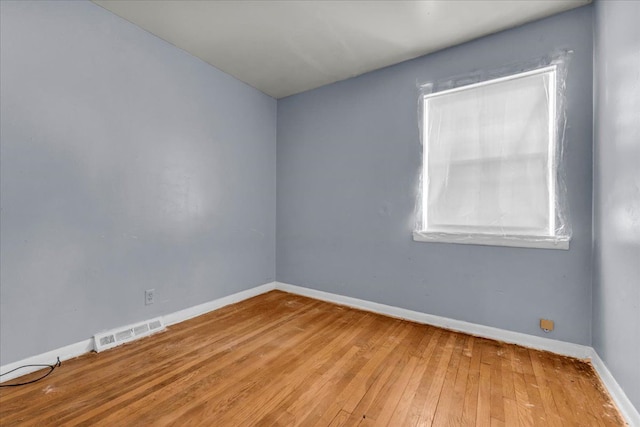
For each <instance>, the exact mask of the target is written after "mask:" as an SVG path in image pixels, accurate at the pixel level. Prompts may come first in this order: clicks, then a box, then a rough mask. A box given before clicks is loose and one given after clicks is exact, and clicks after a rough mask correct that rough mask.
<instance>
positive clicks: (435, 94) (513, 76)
mask: <svg viewBox="0 0 640 427" xmlns="http://www.w3.org/2000/svg"><path fill="white" fill-rule="evenodd" d="M557 68H558V66H557V65H555V64H554V65H549V66H546V67H542V68H536V69H533V70H530V71H524V72H522V73H517V74H509V75H508V76H504V77H498V78H495V79H491V80H483V81H481V82H477V83H472V84H469V85H464V86H458V87H454V88H451V89H446V90H441V91H439V92H432V93H427V94H425V95H424V99H428V98H437V97H438V96H441V95H450V94H452V93H456V92H461V91H465V90H469V89H475V88H477V87H482V86H489V85H493V84H497V83H502V82H506V81H509V80H517V79H522V78H525V77H529V76H535V75H536V74H545V73H548V72H550V71H553V72H555V71H556V69H557Z"/></svg>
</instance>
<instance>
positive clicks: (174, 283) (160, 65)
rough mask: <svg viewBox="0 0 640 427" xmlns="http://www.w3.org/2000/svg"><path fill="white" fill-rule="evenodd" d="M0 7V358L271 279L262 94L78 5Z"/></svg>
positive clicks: (268, 141) (270, 159)
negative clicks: (149, 300)
mask: <svg viewBox="0 0 640 427" xmlns="http://www.w3.org/2000/svg"><path fill="white" fill-rule="evenodd" d="M0 5H1V6H0V7H1V10H0V12H1V23H0V24H1V25H0V27H1V31H2V33H1V35H0V36H1V43H2V45H1V55H2V56H1V58H0V59H1V61H0V62H1V69H0V74H1V77H0V78H1V87H0V89H1V92H2V97H1V98H2V100H1V116H0V118H1V141H2V143H1V152H0V155H1V168H0V169H1V187H0V189H1V206H2V211H1V217H0V220H1V240H0V244H1V246H0V262H1V276H0V278H1V286H0V328H1V329H0V337H1V345H0V349H1V352H0V364H1V365H4V364H6V363H10V362H13V361H15V360H19V359H21V358H23V357H27V356H31V355H34V354H38V353H41V352H44V351H48V350H52V349H55V348H58V347H60V346H63V345H67V344H71V343H75V342H78V341H81V340H85V339H87V338H88V337H90V336H92V335H93V334H94V333H96V332H99V331H101V330H105V329H108V328H112V327H116V326H121V325H125V324H127V323H130V322H134V321H138V320H143V319H148V318H151V317H153V316H156V315H161V314H164V313H169V312H174V311H177V310H179V309H182V308H186V307H190V306H193V305H196V304H200V303H203V302H206V301H210V300H212V299H215V298H218V297H221V296H226V295H229V294H232V293H234V292H238V291H241V290H243V289H247V288H250V287H254V286H256V285H260V284H263V283H267V282H270V281H273V280H274V279H275V259H274V256H275V153H276V149H275V138H276V101H275V100H274V99H272V98H270V97H268V96H266V95H264V94H262V93H261V92H258V91H257V90H255V89H253V88H251V87H249V86H247V85H245V84H243V83H241V82H239V81H238V80H235V79H234V78H232V77H230V76H228V75H226V74H224V73H222V72H220V71H218V70H216V69H214V68H213V67H211V66H210V65H208V64H205V63H204V62H202V61H200V60H198V59H196V58H194V57H192V56H190V55H188V54H187V53H185V52H183V51H181V50H178V49H176V48H175V47H173V46H171V45H169V44H168V43H166V42H164V41H162V40H160V39H158V38H157V37H155V36H152V35H150V34H149V33H147V32H145V31H143V30H141V29H140V28H138V27H136V26H134V25H132V24H130V23H128V22H126V21H124V20H123V19H121V18H118V17H116V16H115V15H113V14H111V13H110V12H107V11H105V10H104V9H102V8H100V7H98V6H96V5H94V4H92V3H89V2H78V1H71V2H60V1H56V2H44V1H39V2H11V1H2V2H0ZM148 288H155V289H156V300H157V302H156V303H155V304H154V305H151V306H145V305H144V290H145V289H148Z"/></svg>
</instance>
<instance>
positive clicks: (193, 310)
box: [162, 282, 276, 326]
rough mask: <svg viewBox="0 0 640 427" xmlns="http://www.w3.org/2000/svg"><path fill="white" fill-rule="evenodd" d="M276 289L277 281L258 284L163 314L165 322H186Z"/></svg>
mask: <svg viewBox="0 0 640 427" xmlns="http://www.w3.org/2000/svg"><path fill="white" fill-rule="evenodd" d="M274 289H276V282H271V283H265V284H264V285H260V286H256V287H255V288H251V289H247V290H245V291H241V292H238V293H235V294H232V295H229V296H226V297H222V298H218V299H215V300H213V301H209V302H205V303H204V304H200V305H196V306H193V307H189V308H185V309H184V310H180V311H176V312H175V313H171V314H167V315H165V316H163V317H162V318H163V320H164V324H165V325H166V326H169V325H175V324H176V323H180V322H184V321H185V320H189V319H192V318H194V317H198V316H200V315H203V314H205V313H209V312H210V311H213V310H217V309H219V308H222V307H224V306H227V305H230V304H235V303H237V302H240V301H244V300H246V299H249V298H253V297H255V296H258V295H261V294H264V293H266V292H269V291H273V290H274Z"/></svg>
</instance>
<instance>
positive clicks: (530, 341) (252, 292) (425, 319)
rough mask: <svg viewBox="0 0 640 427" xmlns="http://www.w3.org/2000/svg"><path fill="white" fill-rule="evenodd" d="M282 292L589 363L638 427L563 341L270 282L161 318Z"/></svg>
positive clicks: (80, 347) (598, 366) (89, 345)
mask: <svg viewBox="0 0 640 427" xmlns="http://www.w3.org/2000/svg"><path fill="white" fill-rule="evenodd" d="M276 289H277V290H281V291H284V292H289V293H292V294H297V295H302V296H306V297H309V298H315V299H319V300H322V301H328V302H332V303H335V304H340V305H346V306H349V307H354V308H358V309H361V310H366V311H371V312H374V313H380V314H384V315H386V316H391V317H397V318H401V319H407V320H411V321H414V322H418V323H424V324H428V325H433V326H439V327H442V328H446V329H451V330H455V331H459V332H464V333H468V334H471V335H475V336H480V337H485V338H490V339H494V340H499V341H504V342H508V343H513V344H519V345H523V346H526V347H530V348H535V349H539V350H547V351H551V352H554V353H557V354H562V355H565V356H571V357H576V358H579V359H591V363H592V364H593V366H594V368H595V370H596V372H597V373H598V375H599V376H600V378H601V380H602V382H603V384H604V385H605V387H606V388H607V390H608V391H609V394H610V395H611V398H612V399H613V401H614V402H615V403H616V405H617V406H618V409H619V410H620V412H621V414H622V415H623V416H624V418H625V419H626V421H627V422H628V423H629V425H630V426H632V427H636V426H637V427H640V414H639V413H638V411H637V410H636V408H635V407H634V406H633V404H632V403H631V401H630V400H629V398H628V397H627V395H626V394H625V392H624V390H622V388H621V387H620V385H619V384H618V382H617V381H616V380H615V378H614V377H613V375H611V372H609V369H608V368H607V366H606V365H605V363H604V362H603V361H602V359H600V356H598V353H596V351H595V350H594V349H593V348H592V347H587V346H583V345H579V344H573V343H568V342H564V341H558V340H552V339H549V338H544V337H536V336H534V335H528V334H523V333H520V332H513V331H507V330H504V329H499V328H493V327H491V326H483V325H478V324H475V323H469V322H464V321H462V320H455V319H449V318H446V317H441V316H436V315H433V314H427V313H421V312H418V311H413V310H407V309H404V308H400V307H394V306H390V305H385V304H379V303H376V302H371V301H366V300H361V299H358V298H352V297H347V296H343V295H338V294H333V293H329V292H324V291H318V290H315V289H310V288H305V287H302V286H296V285H290V284H287V283H282V282H271V283H266V284H264V285H260V286H256V287H255V288H251V289H247V290H245V291H241V292H238V293H235V294H232V295H229V296H226V297H222V298H218V299H216V300H213V301H209V302H207V303H204V304H200V305H197V306H194V307H190V308H187V309H184V310H180V311H177V312H175V313H171V314H167V315H165V316H164V317H163V320H164V322H165V325H167V326H168V325H173V324H176V323H179V322H183V321H185V320H188V319H191V318H193V317H197V316H200V315H202V314H205V313H208V312H210V311H213V310H217V309H219V308H222V307H224V306H227V305H230V304H235V303H237V302H240V301H243V300H246V299H249V298H252V297H254V296H257V295H261V294H264V293H266V292H269V291H272V290H276ZM93 350H94V340H93V338H89V339H86V340H84V341H80V342H77V343H75V344H71V345H67V346H65V347H60V348H58V349H56V350H51V351H47V352H45V353H42V354H38V355H35V356H31V357H28V358H26V359H22V360H18V361H16V362H13V363H8V364H6V365H3V366H0V373H5V372H8V371H10V370H12V369H15V368H18V367H20V366H23V365H31V364H36V365H42V364H47V365H49V364H53V363H55V361H56V358H58V357H59V358H60V360H61V361H65V360H69V359H73V358H74V357H78V356H81V355H83V354H85V353H89V352H90V351H93ZM38 369H40V368H25V369H21V370H20V371H19V372H15V373H11V374H8V375H5V377H6V378H2V381H3V382H4V381H9V380H11V379H14V378H17V377H19V376H22V375H25V374H27V373H30V372H34V371H36V370H38Z"/></svg>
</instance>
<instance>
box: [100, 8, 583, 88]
mask: <svg viewBox="0 0 640 427" xmlns="http://www.w3.org/2000/svg"><path fill="white" fill-rule="evenodd" d="M589 2H590V0H458V1H451V0H449V1H446V0H428V1H382V0H375V1H309V0H306V1H266V0H256V1H238V0H236V1H201V0H165V1H158V0H94V3H96V4H98V5H100V6H102V7H104V8H105V9H108V10H110V11H112V12H113V13H115V14H117V15H119V16H121V17H123V18H124V19H126V20H128V21H130V22H132V23H134V24H136V25H138V26H140V27H142V28H144V29H145V30H147V31H149V32H151V33H153V34H155V35H157V36H158V37H160V38H162V39H164V40H166V41H168V42H169V43H171V44H173V45H175V46H177V47H179V48H182V49H184V50H186V51H187V52H189V53H191V54H193V55H195V56H197V57H199V58H201V59H202V60H204V61H206V62H208V63H209V64H211V65H213V66H215V67H216V68H218V69H220V70H222V71H224V72H226V73H229V74H231V75H233V76H234V77H236V78H238V79H240V80H242V81H244V82H246V83H248V84H249V85H251V86H253V87H255V88H257V89H259V90H261V91H262V92H264V93H266V94H268V95H271V96H273V97H274V98H282V97H285V96H288V95H292V94H295V93H299V92H303V91H306V90H309V89H313V88H316V87H319V86H322V85H325V84H328V83H333V82H335V81H339V80H343V79H346V78H349V77H353V76H357V75H359V74H363V73H366V72H367V71H371V70H375V69H378V68H382V67H385V66H388V65H392V64H396V63H398V62H402V61H405V60H407V59H411V58H415V57H418V56H421V55H424V54H427V53H430V52H434V51H436V50H439V49H443V48H446V47H449V46H453V45H456V44H459V43H463V42H465V41H468V40H471V39H474V38H477V37H481V36H484V35H487V34H491V33H495V32H497V31H501V30H504V29H507V28H511V27H515V26H518V25H521V24H523V23H525V22H530V21H534V20H536V19H540V18H543V17H545V16H549V15H553V14H555V13H559V12H562V11H565V10H568V9H572V8H575V7H579V6H582V5H585V4H587V3H589Z"/></svg>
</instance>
